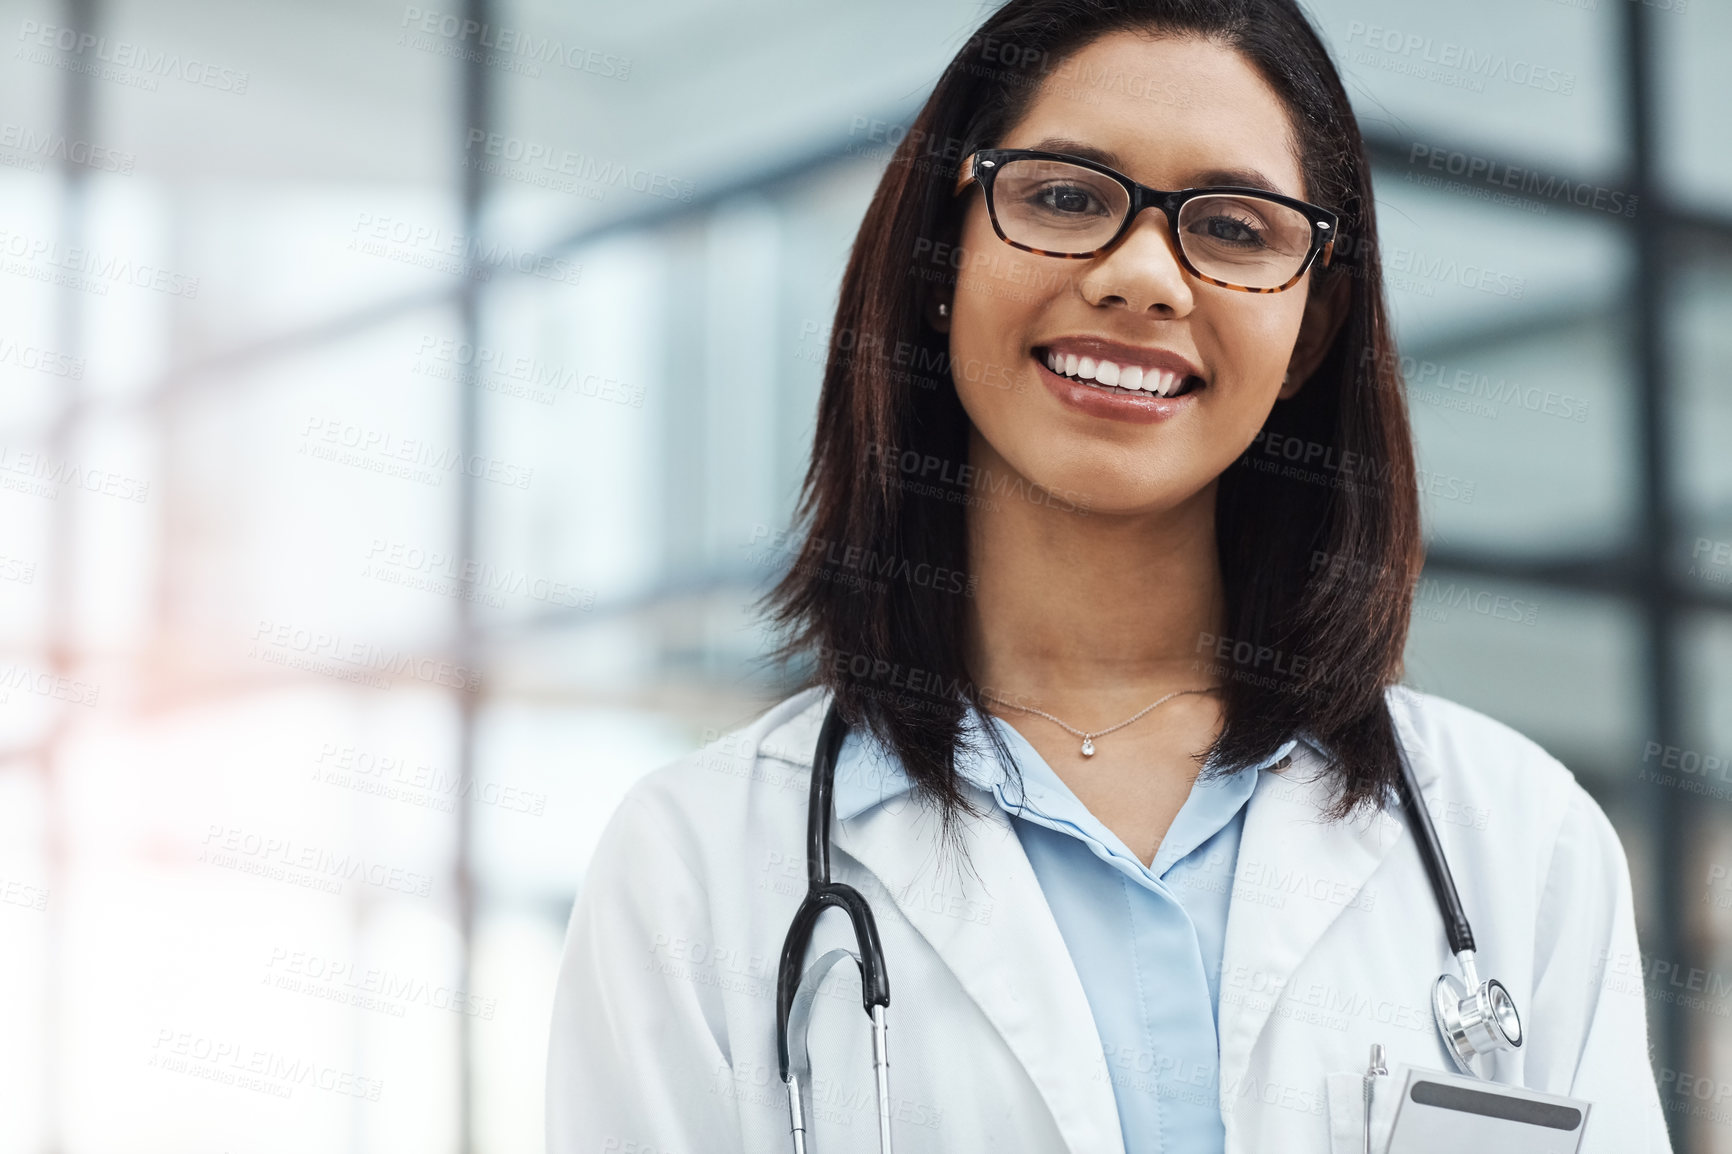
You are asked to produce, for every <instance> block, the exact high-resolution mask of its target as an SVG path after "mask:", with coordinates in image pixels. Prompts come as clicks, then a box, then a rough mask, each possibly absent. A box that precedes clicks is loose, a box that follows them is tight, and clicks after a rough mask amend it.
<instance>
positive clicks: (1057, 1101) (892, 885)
mask: <svg viewBox="0 0 1732 1154" xmlns="http://www.w3.org/2000/svg"><path fill="white" fill-rule="evenodd" d="M827 703H828V697H827V696H826V697H823V698H820V699H819V700H818V701H817V702H815V703H814V704H813V705H812V706H811V707H810V708H809V709H807V710H805V711H803V712H802V713H801V714H799V715H798V716H797V717H796V718H794V719H792V720H790V721H789V722H788V723H786V724H785V725H783V726H780V727H778V728H777V729H776V730H774V731H772V732H771V733H770V734H768V735H766V736H765V738H764V739H763V741H762V742H761V743H760V745H759V750H760V752H761V753H767V754H771V755H772V756H776V757H779V758H783V759H785V760H789V761H794V762H797V763H799V764H805V765H808V766H809V765H810V764H811V761H812V746H813V743H814V742H815V741H816V740H817V736H818V727H819V724H820V723H821V722H822V720H823V716H824V707H825V705H827ZM960 760H961V759H959V761H960ZM852 764H853V765H855V766H856V769H857V771H856V773H855V774H854V775H853V776H852V777H850V778H848V785H847V786H846V788H847V789H848V790H849V791H850V792H849V798H850V800H849V807H848V808H849V809H851V810H852V811H853V812H852V814H851V815H850V816H847V817H842V816H839V817H838V819H837V821H836V823H835V826H834V835H833V836H834V838H835V845H836V847H837V848H838V849H839V850H841V851H842V852H843V853H845V854H847V855H848V856H849V857H851V858H853V859H854V860H855V861H857V862H859V863H860V864H861V865H862V866H864V867H865V868H866V869H867V870H869V871H870V872H871V873H872V875H873V876H874V877H875V878H877V880H878V881H879V882H880V883H881V884H882V885H883V887H884V889H885V890H886V891H888V894H889V897H890V899H891V900H893V901H894V902H895V903H896V905H897V907H898V908H899V909H900V910H901V911H902V913H903V915H904V916H905V917H906V918H907V919H908V920H909V921H910V922H911V923H912V924H913V926H914V928H915V929H916V930H917V931H919V933H920V935H921V936H922V937H923V938H925V939H926V941H927V942H928V943H929V944H930V945H931V946H932V948H933V950H934V951H935V952H936V953H937V954H938V956H939V957H940V959H942V960H943V962H944V964H945V966H946V967H947V968H948V969H949V970H950V971H951V973H952V974H954V975H955V977H956V980H957V982H958V983H959V984H960V985H961V986H962V988H963V989H964V990H965V991H967V993H968V996H969V997H970V998H971V999H973V1001H974V1003H975V1004H976V1005H977V1006H979V1007H980V1010H981V1013H982V1014H984V1015H985V1017H986V1018H987V1020H988V1021H990V1022H991V1023H992V1025H993V1027H994V1028H995V1029H996V1030H997V1031H998V1032H999V1034H1000V1036H1002V1037H1003V1038H1004V1040H1005V1043H1006V1044H1007V1045H1008V1046H1009V1047H1010V1049H1011V1052H1012V1053H1014V1054H1015V1055H1016V1057H1017V1060H1018V1061H1019V1062H1021V1063H1022V1066H1023V1068H1024V1069H1025V1070H1027V1071H1028V1075H1029V1078H1030V1079H1031V1080H1032V1081H1033V1082H1034V1084H1035V1086H1036V1088H1037V1089H1038V1090H1039V1092H1040V1095H1041V1098H1042V1099H1043V1100H1044V1102H1045V1103H1046V1106H1047V1109H1048V1110H1050V1111H1051V1113H1052V1116H1053V1120H1054V1122H1055V1123H1056V1125H1057V1127H1058V1130H1059V1132H1060V1133H1061V1134H1063V1135H1064V1139H1065V1145H1066V1146H1067V1147H1068V1148H1069V1150H1070V1151H1072V1154H1085V1152H1086V1154H1124V1136H1123V1134H1122V1133H1121V1131H1120V1129H1119V1115H1118V1105H1117V1101H1116V1099H1115V1098H1114V1096H1113V1083H1112V1079H1111V1075H1110V1072H1109V1070H1108V1068H1107V1064H1106V1057H1105V1054H1104V1052H1103V1049H1102V1046H1101V1040H1100V1034H1099V1032H1098V1031H1097V1030H1096V1029H1095V1024H1094V1014H1093V1012H1092V1011H1091V1009H1090V1008H1089V1003H1088V997H1087V995H1086V994H1084V992H1083V987H1082V979H1081V978H1079V977H1078V976H1077V971H1076V966H1075V964H1074V963H1073V962H1072V961H1071V959H1070V952H1069V949H1068V947H1067V946H1066V945H1065V941H1064V937H1063V935H1062V934H1061V933H1060V932H1059V928H1058V923H1057V922H1056V921H1054V920H1053V916H1052V911H1051V909H1050V908H1049V907H1048V906H1047V904H1046V898H1045V895H1044V894H1043V893H1042V892H1041V888H1040V882H1039V880H1038V879H1037V878H1036V877H1035V875H1034V868H1033V867H1032V866H1031V865H1029V861H1028V855H1027V854H1025V853H1024V852H1023V849H1022V842H1021V841H1020V839H1018V837H1017V836H1016V832H1015V830H1013V829H1012V828H1011V825H1010V819H1009V818H1008V817H1007V816H1006V815H1005V813H1004V811H1003V810H1002V809H1000V808H999V807H998V805H997V803H996V802H995V801H994V800H993V797H992V795H991V794H989V793H987V792H985V791H983V790H981V789H980V788H979V787H978V786H977V785H975V784H974V783H973V782H972V781H970V780H969V779H968V775H967V774H963V775H962V776H963V781H962V783H961V785H960V788H961V789H963V790H964V791H965V793H966V794H967V795H968V797H969V800H970V801H971V802H972V803H974V804H975V805H976V806H977V807H978V808H980V809H981V810H982V811H983V812H984V813H985V815H986V816H985V818H984V820H980V821H964V822H960V823H958V827H957V833H958V838H959V840H960V843H961V847H962V850H963V854H964V855H965V856H964V857H963V858H962V859H961V862H959V861H958V860H957V858H956V857H955V855H951V854H947V855H946V856H945V860H944V863H943V868H942V870H941V869H940V868H939V863H938V861H937V857H936V853H935V850H936V847H937V846H938V844H939V829H938V818H937V814H936V812H935V811H934V810H933V809H932V808H931V807H929V806H923V805H915V804H913V803H912V799H911V798H910V797H906V796H904V795H906V794H908V792H909V791H908V786H907V782H906V781H905V780H904V781H903V783H902V785H901V788H900V789H896V788H895V786H894V783H893V782H892V781H891V779H890V778H889V777H888V776H886V775H885V774H883V773H882V772H881V770H882V768H883V766H882V760H881V759H878V760H875V759H873V758H872V757H869V756H868V757H862V756H861V755H860V753H858V752H857V753H856V754H855V761H854V762H852ZM843 767H844V758H843V757H841V756H838V758H837V795H838V797H839V796H840V794H841V792H842V790H843V788H844V784H843V783H844V778H843ZM875 770H877V771H880V772H875ZM880 801H883V802H885V803H886V804H882V805H880V804H878V802H880ZM838 812H839V814H841V813H844V812H847V811H845V810H839V811H838ZM963 863H966V864H963ZM970 867H972V868H970ZM868 896H869V897H871V896H874V895H871V894H869V895H868ZM890 965H891V971H892V978H891V982H892V984H891V1008H890V1021H891V1034H890V1036H891V1045H892V1047H893V1048H894V1046H895V1037H896V1032H895V1022H896V1020H897V1019H896V1013H897V1007H896V1003H895V989H896V987H895V984H894V983H895V978H894V972H895V960H894V959H891V960H890Z"/></svg>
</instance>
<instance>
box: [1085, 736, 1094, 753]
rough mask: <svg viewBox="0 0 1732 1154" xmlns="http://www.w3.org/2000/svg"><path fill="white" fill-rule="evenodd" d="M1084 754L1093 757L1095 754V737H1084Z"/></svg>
mask: <svg viewBox="0 0 1732 1154" xmlns="http://www.w3.org/2000/svg"><path fill="white" fill-rule="evenodd" d="M1082 755H1083V756H1084V757H1093V756H1094V755H1095V739H1094V738H1092V737H1085V738H1083V746H1082Z"/></svg>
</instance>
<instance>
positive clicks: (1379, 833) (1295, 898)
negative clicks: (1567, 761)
mask: <svg viewBox="0 0 1732 1154" xmlns="http://www.w3.org/2000/svg"><path fill="white" fill-rule="evenodd" d="M1386 700H1387V701H1388V703H1389V707H1390V710H1389V711H1390V716H1391V717H1392V719H1393V720H1394V722H1395V731H1396V740H1397V742H1398V743H1399V744H1400V745H1401V747H1402V749H1403V751H1404V752H1405V753H1406V754H1407V757H1408V760H1409V762H1410V764H1411V765H1412V766H1413V771H1414V778H1415V780H1416V781H1417V782H1418V784H1419V787H1420V795H1421V797H1422V798H1424V799H1426V800H1427V801H1428V802H1429V801H1432V800H1435V797H1436V786H1437V781H1438V768H1437V765H1436V763H1435V762H1434V761H1433V760H1432V758H1431V757H1430V755H1429V753H1428V752H1427V751H1426V749H1425V748H1424V747H1423V746H1422V744H1421V743H1420V741H1419V738H1418V736H1417V734H1416V731H1415V729H1414V727H1413V724H1412V720H1411V717H1410V710H1411V709H1412V707H1413V705H1412V701H1411V699H1410V698H1409V696H1408V694H1407V691H1406V690H1404V689H1401V688H1399V687H1397V688H1394V689H1391V690H1389V691H1388V693H1387V695H1386ZM1325 764H1326V763H1325V761H1324V759H1323V757H1322V756H1321V755H1319V754H1318V753H1317V751H1316V750H1315V749H1313V748H1311V747H1309V746H1306V745H1303V744H1301V745H1300V746H1299V747H1298V749H1297V750H1296V751H1295V757H1294V759H1293V761H1292V763H1291V764H1290V765H1288V766H1287V767H1285V768H1284V769H1283V770H1281V771H1279V772H1277V771H1275V770H1272V769H1266V770H1263V771H1262V772H1263V773H1265V774H1271V775H1273V776H1274V777H1275V778H1276V779H1277V780H1269V781H1261V782H1259V783H1258V786H1257V791H1256V792H1255V793H1254V794H1252V796H1251V803H1250V806H1249V808H1248V809H1247V810H1246V814H1245V828H1244V833H1243V836H1242V840H1241V842H1240V848H1239V861H1238V865H1237V867H1236V869H1235V871H1234V875H1233V900H1232V902H1231V904H1230V905H1229V906H1228V910H1227V929H1226V938H1225V942H1224V947H1223V951H1222V959H1221V988H1222V990H1223V991H1226V990H1228V989H1231V988H1235V986H1237V988H1239V989H1254V990H1256V991H1258V995H1257V996H1255V997H1245V998H1228V997H1223V998H1222V999H1221V1005H1220V1014H1219V1036H1220V1044H1221V1066H1220V1080H1221V1081H1220V1085H1221V1114H1222V1117H1223V1119H1224V1120H1225V1122H1226V1126H1227V1148H1228V1149H1229V1150H1231V1149H1234V1148H1235V1142H1234V1136H1233V1132H1234V1129H1235V1122H1236V1118H1235V1111H1234V1103H1235V1102H1236V1101H1237V1100H1238V1098H1239V1097H1240V1096H1241V1095H1251V1094H1255V1093H1256V1087H1254V1086H1251V1085H1249V1084H1247V1078H1246V1074H1247V1071H1248V1070H1249V1069H1250V1066H1251V1057H1252V1053H1253V1051H1254V1050H1255V1048H1256V1045H1257V1040H1258V1038H1260V1037H1261V1036H1262V1033H1263V1030H1264V1028H1265V1027H1266V1026H1267V1025H1268V1022H1269V1016H1270V1014H1271V1012H1272V1011H1273V1010H1274V1007H1275V1003H1276V1002H1277V1001H1278V1000H1279V996H1280V991H1281V990H1283V989H1285V987H1286V986H1287V984H1288V982H1289V981H1290V980H1291V979H1292V977H1293V974H1294V973H1295V971H1296V970H1297V969H1298V968H1299V965H1300V963H1301V962H1303V961H1304V960H1305V958H1306V956H1307V955H1308V954H1310V952H1311V951H1312V949H1313V948H1314V947H1315V946H1316V945H1317V943H1318V941H1319V940H1320V939H1321V938H1322V937H1323V935H1324V933H1325V932H1326V931H1327V930H1328V929H1329V927H1330V926H1331V925H1332V924H1334V922H1335V919H1336V918H1338V917H1340V916H1341V914H1342V912H1343V911H1344V910H1346V909H1347V908H1348V907H1350V906H1352V905H1355V904H1356V903H1358V904H1363V903H1364V902H1365V901H1366V900H1367V898H1368V896H1362V895H1364V889H1365V884H1366V882H1367V881H1368V880H1369V879H1370V877H1371V875H1372V874H1373V873H1375V872H1376V870H1377V868H1378V866H1379V865H1380V864H1381V863H1382V861H1383V859H1384V858H1385V857H1387V856H1388V854H1389V852H1390V850H1391V849H1393V848H1394V846H1395V845H1396V843H1397V842H1398V841H1400V840H1401V838H1402V837H1403V836H1404V834H1405V829H1406V823H1405V821H1404V820H1403V819H1402V818H1400V817H1398V816H1396V815H1397V814H1398V813H1399V812H1400V810H1399V808H1398V807H1397V806H1396V805H1395V803H1394V802H1393V800H1391V802H1390V803H1389V804H1388V805H1386V806H1385V807H1384V808H1382V809H1379V810H1378V811H1376V812H1375V813H1373V814H1371V815H1369V816H1359V817H1356V818H1354V819H1352V820H1351V821H1343V822H1327V821H1324V820H1323V819H1322V811H1324V810H1325V809H1327V808H1328V806H1329V804H1330V802H1331V801H1332V800H1333V796H1334V787H1333V784H1332V782H1331V780H1330V778H1329V777H1328V776H1327V775H1326V774H1325V773H1324V772H1323V770H1324V768H1325ZM1392 811H1393V812H1392ZM1369 897H1370V899H1371V900H1374V895H1370V896H1369Z"/></svg>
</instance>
